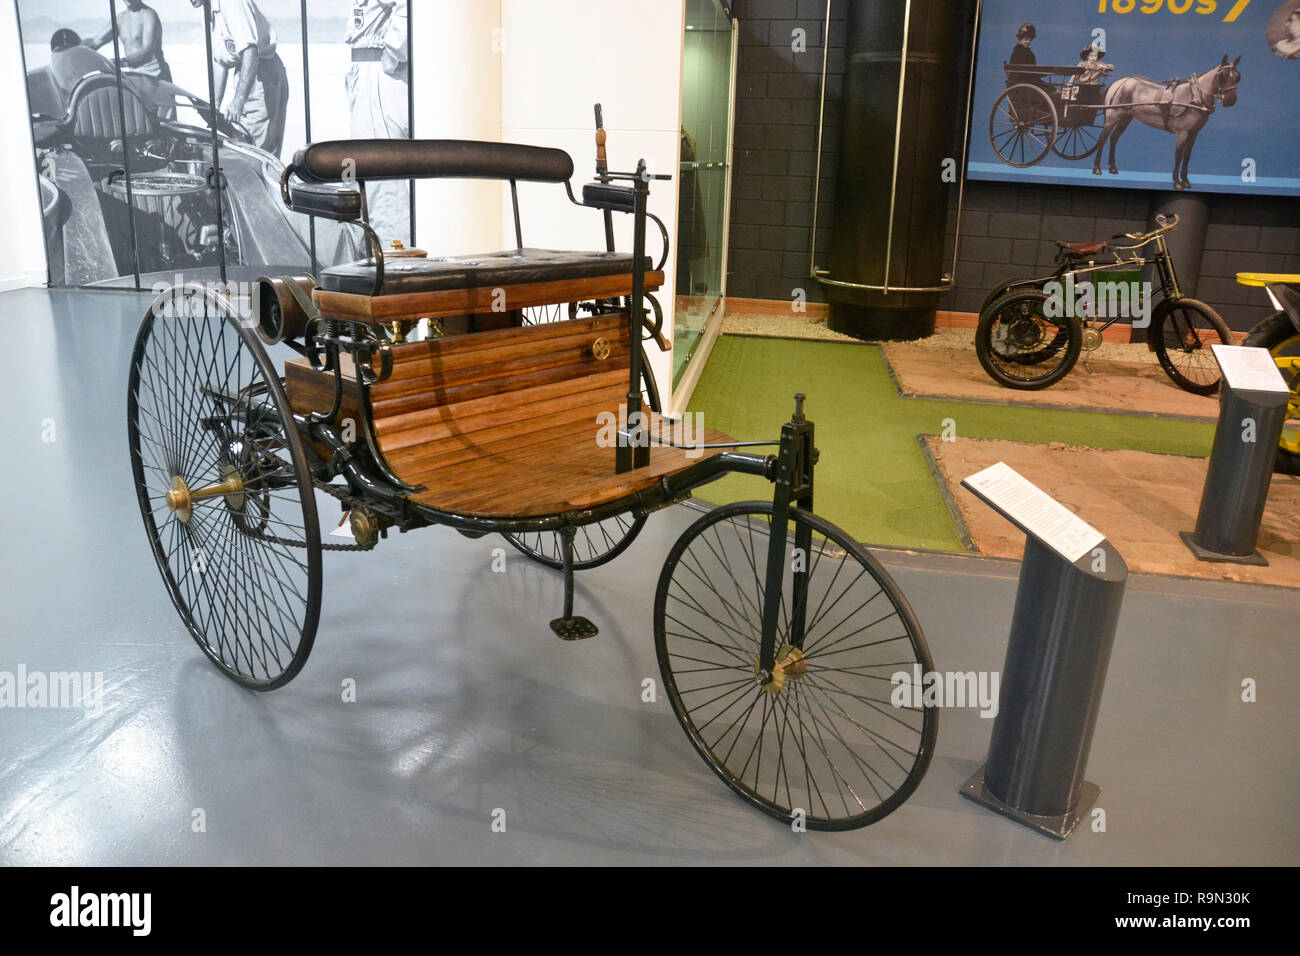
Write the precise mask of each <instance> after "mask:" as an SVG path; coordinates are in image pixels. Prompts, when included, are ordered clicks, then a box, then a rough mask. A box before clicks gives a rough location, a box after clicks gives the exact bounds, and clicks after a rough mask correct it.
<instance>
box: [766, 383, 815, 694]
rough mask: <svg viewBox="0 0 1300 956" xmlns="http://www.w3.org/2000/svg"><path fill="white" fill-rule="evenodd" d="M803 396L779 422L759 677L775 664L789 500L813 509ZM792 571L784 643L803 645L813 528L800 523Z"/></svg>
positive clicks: (809, 430)
mask: <svg viewBox="0 0 1300 956" xmlns="http://www.w3.org/2000/svg"><path fill="white" fill-rule="evenodd" d="M803 402H804V396H803V395H801V394H800V395H795V397H794V416H793V417H792V418H791V419H790V421H789V422H787V423H786V424H785V425H783V426H781V448H780V451H779V452H778V453H777V460H776V476H775V479H774V480H775V484H776V490H775V491H774V492H773V495H772V531H771V536H770V537H769V538H768V544H767V569H766V574H765V575H764V584H763V630H762V636H761V640H760V645H759V646H760V650H759V667H758V681H759V683H760V684H767V683H769V682H770V681H771V680H772V669H773V667H774V666H775V664H776V653H777V650H778V648H777V640H776V639H777V629H778V627H779V626H780V623H781V622H780V614H781V604H782V586H783V584H784V582H785V563H786V549H785V546H786V541H787V539H788V537H789V532H788V526H789V517H790V506H791V502H793V503H794V504H795V506H797V507H799V508H801V509H803V510H805V511H809V512H811V511H812V506H813V466H814V465H815V464H816V462H817V449H816V448H815V446H814V445H813V423H812V422H810V421H809V420H808V419H807V418H805V417H804V413H803ZM794 547H795V550H794V553H793V554H792V555H791V572H792V574H793V575H794V580H793V584H794V588H793V593H792V595H791V599H790V633H789V634H788V635H787V636H786V640H785V642H784V643H786V644H789V645H790V646H791V647H793V648H799V649H802V647H803V639H804V623H805V620H806V617H807V611H808V608H807V604H808V600H807V598H808V564H809V561H810V557H809V550H810V548H811V547H812V530H811V529H810V528H809V527H808V526H807V525H805V524H801V525H799V526H798V528H797V529H796V531H795V540H794Z"/></svg>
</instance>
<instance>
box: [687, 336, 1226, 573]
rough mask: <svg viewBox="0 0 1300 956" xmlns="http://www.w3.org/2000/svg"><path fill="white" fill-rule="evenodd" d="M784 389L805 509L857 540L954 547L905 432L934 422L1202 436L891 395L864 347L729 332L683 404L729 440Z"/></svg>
mask: <svg viewBox="0 0 1300 956" xmlns="http://www.w3.org/2000/svg"><path fill="white" fill-rule="evenodd" d="M795 392H803V393H804V394H806V395H807V396H808V400H807V403H806V404H805V411H806V413H807V415H808V417H809V418H810V419H812V420H813V421H814V422H815V423H816V425H817V447H818V448H819V449H821V453H822V454H821V461H820V463H819V464H818V466H817V487H816V506H817V512H818V513H819V514H820V515H822V516H823V517H825V518H826V519H827V520H829V521H832V522H834V523H835V524H838V525H839V526H840V527H842V528H843V529H844V530H845V531H847V532H848V533H849V534H850V535H852V536H853V537H854V538H856V539H857V540H859V541H863V542H867V543H870V544H880V545H890V546H896V547H909V548H927V549H932V550H941V551H960V550H961V540H960V539H959V538H958V536H957V531H956V529H955V528H954V527H953V524H952V520H951V518H950V517H949V515H948V509H947V508H946V507H945V506H944V503H943V498H942V497H941V495H940V492H939V488H938V485H937V483H936V481H935V479H934V478H933V477H932V476H931V474H930V469H929V467H928V466H927V464H926V460H925V457H924V455H923V453H922V451H921V449H920V446H919V445H918V444H917V440H916V436H917V435H923V434H924V435H937V434H939V433H940V432H941V431H942V429H943V422H944V419H948V418H951V419H952V420H953V421H954V423H955V425H956V434H957V436H958V437H959V438H1005V439H1010V440H1012V441H1026V442H1064V443H1066V444H1069V445H1086V446H1090V447H1093V448H1130V449H1134V450H1137V451H1150V452H1160V453H1164V454H1173V455H1198V456H1205V455H1208V454H1209V453H1210V443H1211V441H1212V440H1213V438H1214V425H1213V424H1212V423H1208V422H1190V421H1170V420H1165V419H1158V418H1140V417H1137V416H1132V415H1109V414H1105V413H1100V412H1085V411H1078V412H1076V411H1057V410H1053V409H1043V408H1019V407H1011V406H1002V405H978V404H973V403H968V402H938V401H923V400H919V399H910V398H900V397H899V395H898V392H897V391H896V390H895V389H894V384H893V382H892V381H891V380H890V378H889V370H888V368H887V367H886V365H885V361H884V358H883V356H882V355H881V353H880V349H879V348H878V347H876V346H867V345H846V344H840V343H835V342H814V341H808V342H804V341H791V340H787V339H770V338H757V337H747V336H735V335H724V336H722V337H721V338H720V339H719V340H718V343H717V345H716V346H715V347H714V349H713V354H712V355H711V356H710V357H709V364H708V366H707V367H706V368H705V370H704V374H703V376H702V377H701V379H700V384H699V386H698V387H697V388H696V390H695V394H694V396H693V397H692V399H691V404H690V410H691V411H692V412H697V413H699V414H701V415H702V416H703V420H702V424H704V425H706V426H707V427H709V428H717V429H721V430H722V431H724V432H726V433H727V434H729V435H732V436H733V437H735V438H736V439H737V440H758V439H766V438H776V437H778V436H779V435H780V428H781V424H782V423H783V422H786V421H788V420H789V418H790V414H791V412H792V411H793V410H794V398H793V396H794V393H795ZM754 450H755V451H761V449H754ZM699 496H700V497H701V498H703V499H704V500H706V501H710V502H715V503H719V504H721V503H724V502H728V501H740V500H744V499H749V498H756V499H769V500H770V499H771V496H772V492H771V484H770V483H768V482H767V481H765V480H763V479H761V478H751V477H747V476H728V477H727V478H724V479H723V480H721V481H719V482H716V483H714V484H711V485H708V486H706V487H704V488H701V489H700V492H699Z"/></svg>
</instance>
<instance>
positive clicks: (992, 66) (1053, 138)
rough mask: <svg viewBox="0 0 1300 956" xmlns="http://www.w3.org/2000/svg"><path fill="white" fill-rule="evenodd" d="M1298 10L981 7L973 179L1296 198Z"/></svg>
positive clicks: (1176, 2)
mask: <svg viewBox="0 0 1300 956" xmlns="http://www.w3.org/2000/svg"><path fill="white" fill-rule="evenodd" d="M1297 93H1300V0H1281V2H1279V0H985V2H984V4H983V14H982V20H981V25H980V37H979V49H978V60H977V64H976V81H975V97H974V103H973V112H972V116H971V137H970V159H969V164H968V168H967V172H968V175H969V177H970V178H971V179H985V180H1006V181H1013V182H1035V183H1064V184H1069V185H1075V186H1081V185H1083V186H1088V185H1092V186H1118V187H1125V188H1130V189H1132V188H1150V189H1173V190H1198V191H1208V192H1244V193H1256V194H1261V195H1282V196H1296V195H1300V150H1297V147H1296V144H1297V142H1300V111H1297V109H1296V95H1297Z"/></svg>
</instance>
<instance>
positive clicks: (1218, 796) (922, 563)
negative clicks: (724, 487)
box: [0, 290, 1300, 866]
mask: <svg viewBox="0 0 1300 956" xmlns="http://www.w3.org/2000/svg"><path fill="white" fill-rule="evenodd" d="M144 304H145V300H144V299H143V298H142V297H140V296H137V295H133V294H124V293H86V292H53V293H51V292H44V291H36V290H27V291H22V292H13V293H6V294H3V295H0V328H3V329H4V330H5V331H6V332H8V333H9V336H10V339H9V341H10V352H11V359H10V361H9V363H8V366H7V368H6V371H5V373H4V375H2V376H0V421H2V422H3V430H2V433H3V434H4V436H5V437H6V439H7V447H8V448H9V449H10V450H11V457H10V461H9V462H8V463H7V467H6V468H5V469H4V471H3V475H2V476H0V489H3V499H2V500H3V502H4V504H3V508H4V514H5V520H4V521H3V523H2V524H0V527H3V530H4V543H3V546H0V580H3V582H4V587H3V594H4V597H3V612H2V616H0V671H8V672H11V673H12V672H17V671H18V669H19V668H20V667H21V668H25V669H26V670H28V671H38V670H39V671H47V672H48V671H60V670H77V671H88V672H102V673H103V675H104V701H103V713H102V714H101V715H99V716H95V717H92V716H90V715H87V714H83V713H82V712H81V711H79V710H71V709H33V708H24V709H5V710H0V750H2V752H3V753H4V754H5V759H4V761H3V763H0V863H7V864H148V863H194V864H201V863H211V864H239V863H243V864H262V863H265V864H270V863H341V864H347V863H411V864H414V863H423V864H434V863H478V864H507V863H550V864H568V863H595V864H638V863H640V864H645V863H648V864H673V863H688V864H709V863H733V864H734V863H742V864H744V863H769V864H771V863H774V864H824V863H856V864H976V865H979V864H989V865H1006V864H1061V865H1081V864H1121V865H1123V864H1156V865H1177V866H1188V865H1215V864H1294V863H1295V861H1296V860H1297V859H1300V830H1298V829H1297V828H1296V826H1295V824H1294V812H1293V811H1294V803H1295V798H1294V795H1295V793H1296V792H1297V788H1300V763H1297V761H1296V759H1295V742H1294V734H1295V731H1294V728H1295V727H1296V726H1297V725H1300V697H1298V696H1297V695H1296V694H1295V693H1294V688H1295V687H1296V685H1297V683H1298V682H1300V627H1298V626H1297V623H1296V622H1297V619H1298V617H1300V615H1298V613H1297V612H1300V592H1297V591H1294V590H1286V589H1280V588H1268V587H1261V586H1254V585H1246V584H1233V583H1229V582H1215V581H1194V582H1193V581H1184V580H1180V579H1177V578H1172V577H1164V576H1154V575H1134V576H1133V577H1132V578H1131V579H1130V582H1129V586H1128V592H1127V595H1126V599H1125V603H1124V609H1123V615H1122V617H1121V620H1120V625H1119V632H1118V635H1117V638H1116V643H1115V650H1114V655H1113V657H1112V660H1111V664H1110V673H1109V679H1108V682H1107V687H1106V695H1105V699H1104V701H1103V705H1102V711H1101V716H1100V719H1099V722H1098V725H1097V729H1096V736H1095V738H1094V741H1093V747H1092V757H1091V761H1090V764H1089V767H1088V779H1089V780H1091V781H1094V782H1095V783H1097V784H1099V785H1100V786H1101V787H1102V788H1103V789H1102V796H1101V800H1100V806H1101V807H1102V808H1103V809H1104V810H1105V823H1106V828H1105V832H1094V831H1093V830H1091V829H1081V830H1080V832H1078V833H1076V835H1075V836H1074V837H1073V838H1072V839H1071V840H1070V841H1069V842H1067V843H1065V844H1059V843H1056V842H1054V841H1052V840H1049V839H1047V838H1045V837H1042V836H1039V835H1037V834H1035V833H1032V832H1030V831H1028V830H1025V829H1022V828H1020V827H1018V826H1016V825H1014V824H1012V823H1009V822H1008V821H1006V820H1003V819H1001V818H999V817H996V816H994V815H992V814H991V813H989V812H987V811H985V810H982V809H980V808H979V807H977V806H975V805H974V804H971V803H969V802H966V801H964V800H961V799H960V798H958V796H957V792H956V791H957V788H958V787H959V786H960V784H961V783H962V782H963V781H964V780H966V778H967V777H969V776H970V775H971V774H972V773H973V772H974V770H975V769H976V767H977V766H978V764H979V763H980V761H981V760H982V758H983V756H984V752H985V750H986V748H987V746H988V737H989V730H990V727H991V721H989V720H986V719H982V718H981V717H980V716H979V714H978V712H977V711H975V710H948V711H946V712H944V713H943V714H942V716H941V718H940V728H939V743H938V751H937V755H936V757H935V760H934V762H933V764H932V765H931V768H930V771H929V773H928V775H927V776H926V778H925V780H924V782H923V783H922V784H921V787H920V789H919V790H918V792H917V793H916V794H915V795H914V796H913V797H912V798H911V799H910V800H909V801H908V803H906V804H905V805H904V806H903V807H902V808H901V809H900V810H899V811H897V812H896V813H894V814H893V815H892V816H890V817H888V818H887V819H885V820H884V821H882V822H881V823H879V824H877V825H875V826H872V827H868V828H866V829H863V830H858V831H854V832H850V833H845V834H816V833H805V834H794V833H791V832H789V830H788V829H787V828H785V827H783V826H781V825H780V824H778V823H777V822H775V821H773V820H770V819H769V818H767V817H765V816H762V815H761V814H759V813H757V812H756V811H753V810H751V809H749V808H748V807H747V806H745V805H743V804H742V803H741V802H740V801H739V800H738V799H737V798H736V797H734V796H733V795H732V794H731V792H730V791H728V790H727V789H726V788H725V787H724V786H723V785H722V784H721V782H719V781H718V780H717V778H716V777H714V775H713V774H712V772H711V771H710V770H709V769H708V768H707V767H706V766H705V764H704V763H703V762H702V761H701V760H700V758H699V757H698V756H697V755H696V753H695V752H694V750H693V749H692V747H691V746H690V744H689V742H688V741H687V739H686V737H685V735H684V734H683V733H682V731H681V729H680V728H679V727H678V725H677V722H676V720H675V719H674V717H673V715H672V713H671V710H670V708H669V706H668V703H667V701H666V700H665V699H664V698H663V697H662V695H660V697H659V699H658V700H657V701H656V702H653V703H646V702H643V701H642V681H643V680H644V679H645V678H653V679H655V680H657V679H658V670H657V666H656V664H655V658H654V647H653V641H652V638H651V634H650V620H651V603H652V600H653V590H654V583H655V581H656V580H657V578H658V574H659V568H660V565H661V563H662V561H663V558H664V557H665V555H666V554H667V552H668V549H669V547H670V546H671V543H672V541H673V540H674V539H675V537H676V536H677V534H679V533H680V531H681V530H682V529H683V528H684V527H685V525H686V524H687V523H688V522H689V521H690V520H692V519H693V517H694V515H695V512H694V511H692V510H691V509H690V508H689V507H686V506H679V507H675V508H672V509H669V510H668V511H666V512H664V513H662V514H659V515H656V516H654V517H653V518H652V519H651V521H650V523H649V525H648V527H647V529H646V531H645V532H644V533H643V534H642V535H641V537H640V538H639V539H638V540H637V541H636V542H635V544H634V545H633V546H632V547H631V548H630V549H629V551H628V552H627V553H626V554H625V555H623V556H622V557H621V558H620V559H619V560H617V561H615V562H614V563H613V564H611V565H607V566H605V567H603V568H600V569H597V570H595V571H592V572H587V573H585V574H584V575H582V576H581V577H580V578H579V582H578V602H579V605H580V608H581V609H583V612H585V613H587V614H588V615H589V616H590V617H591V618H592V619H593V620H594V621H595V622H596V623H597V624H598V625H599V626H600V627H601V634H600V636H598V637H596V638H595V639H592V640H590V641H586V642H581V643H576V644H566V643H562V642H560V641H558V640H556V639H555V638H554V636H553V635H552V634H551V632H550V630H549V628H548V627H547V626H546V621H548V620H549V619H550V618H551V617H553V616H554V615H555V613H557V611H558V609H559V604H560V598H561V594H560V579H559V576H558V575H557V574H556V573H555V572H551V571H548V570H546V569H544V568H540V567H538V566H536V565H533V564H530V563H529V562H528V561H527V560H526V559H524V558H523V557H522V556H519V555H516V554H514V552H510V553H509V555H508V556H507V559H506V571H505V573H493V572H492V570H491V563H492V559H493V549H494V548H497V547H499V545H500V542H499V541H497V540H495V539H493V538H484V539H481V540H477V541H471V540H468V539H465V538H462V537H461V536H459V535H456V534H454V533H452V532H449V531H445V530H440V529H430V530H428V531H424V532H421V533H419V534H412V535H401V536H394V537H393V538H392V539H390V540H389V541H387V542H385V543H383V544H381V546H380V548H379V549H378V550H377V551H376V552H374V553H372V554H368V555H355V554H336V553H329V554H327V555H326V556H325V583H326V595H325V602H324V607H323V611H322V619H321V626H320V631H319V634H318V636H317V641H316V647H315V649H314V651H313V653H312V657H311V660H310V661H309V662H308V664H307V666H306V668H305V670H304V671H303V673H302V674H301V675H299V676H298V678H297V679H296V680H294V681H293V682H292V683H291V684H289V685H288V686H287V687H285V688H284V689H282V690H280V691H277V692H273V693H270V694H256V693H252V692H248V691H244V690H242V689H240V688H239V687H237V686H235V685H234V684H233V683H231V682H230V681H228V680H227V679H225V678H224V677H222V676H221V675H220V674H218V673H217V671H216V670H215V669H214V668H213V667H212V666H211V665H210V664H209V663H208V661H207V660H206V659H205V658H204V657H203V655H202V654H201V653H200V651H199V650H198V648H196V647H195V646H194V643H193V642H192V641H191V639H190V638H189V637H188V635H187V634H186V633H185V631H184V629H183V628H182V626H181V623H180V621H179V619H178V618H177V616H176V614H175V612H174V611H173V609H172V607H171V605H170V602H169V601H168V598H167V595H166V593H165V591H164V589H163V587H162V585H161V582H160V581H159V578H158V575H157V571H156V570H155V567H154V564H153V561H152V558H151V556H150V554H149V550H148V545H147V542H146V539H145V536H144V534H143V532H142V529H141V526H140V520H139V515H138V512H137V508H136V504H135V500H134V492H133V490H132V487H131V476H130V469H129V465H128V460H127V450H126V427H125V411H124V409H125V391H126V386H125V383H126V368H127V363H128V359H129V355H130V349H131V343H132V339H133V336H134V334H135V329H136V324H137V322H138V318H139V315H140V313H141V312H142V310H143V307H144ZM850 347H854V346H850ZM51 423H52V426H51ZM51 427H52V428H53V431H52V432H51ZM50 438H53V440H52V441H51V440H49V439H50ZM868 477H869V476H864V480H867V478H868ZM331 514H337V512H336V511H335V510H334V509H332V508H330V507H329V505H328V503H326V505H325V506H324V508H323V511H322V523H323V524H325V523H332V522H330V521H329V516H330V515H331ZM880 556H881V557H882V559H883V560H884V561H885V563H886V564H887V566H888V567H889V568H890V570H891V572H893V573H894V574H895V576H896V578H897V580H898V581H899V583H900V584H901V586H902V588H903V590H904V591H905V592H906V593H907V595H908V597H909V599H910V601H911V603H912V605H913V606H914V608H915V610H916V612H917V614H918V616H919V618H920V621H921V623H922V625H923V627H924V629H925V632H926V635H927V637H928V639H929V642H930V646H931V649H932V651H933V654H934V658H935V661H936V665H937V667H939V668H940V669H942V670H962V671H965V670H976V671H979V670H998V669H1000V667H1001V665H1002V657H1003V652H1004V648H1005V639H1006V633H1007V628H1008V625H1009V622H1010V616H1011V602H1012V600H1013V596H1014V594H1015V588H1016V574H1017V564H1016V562H1014V561H1008V560H1001V559H994V558H980V557H973V556H968V555H943V554H934V553H917V552H905V551H899V550H889V551H883V552H880ZM349 678H351V679H352V680H354V681H355V686H356V698H357V699H356V702H355V703H345V702H343V700H342V696H343V695H342V693H341V687H342V686H343V684H344V682H345V681H346V680H347V679H349ZM1245 678H1254V679H1255V680H1256V681H1257V682H1258V702H1257V703H1250V704H1246V703H1242V702H1241V700H1240V696H1241V682H1242V680H1243V679H1245ZM498 809H501V810H504V811H505V820H506V829H505V832H494V829H493V826H492V824H493V818H494V811H496V810H498ZM197 811H201V813H199V812H197ZM498 817H499V814H498ZM196 821H201V822H202V824H203V826H202V828H201V832H196V828H197V822H196Z"/></svg>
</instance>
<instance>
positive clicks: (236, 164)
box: [171, 0, 312, 282]
mask: <svg viewBox="0 0 1300 956" xmlns="http://www.w3.org/2000/svg"><path fill="white" fill-rule="evenodd" d="M171 2H173V3H175V2H176V0H171ZM185 2H187V3H188V2H189V0H185ZM209 6H210V7H211V8H212V12H211V20H210V22H209V32H210V34H211V50H212V61H213V62H212V71H213V87H214V93H215V100H216V104H217V108H218V111H219V112H218V119H217V124H218V129H219V131H220V133H221V137H220V139H221V145H220V158H221V170H222V183H221V188H222V192H223V200H224V201H223V203H222V228H223V230H224V231H225V234H226V235H225V256H226V277H227V279H228V280H230V281H232V282H248V281H251V280H252V279H254V278H256V277H257V276H259V275H264V274H267V273H270V274H277V273H287V272H302V271H305V270H309V269H310V268H311V265H312V255H311V222H310V221H309V220H308V219H307V217H305V216H301V215H298V214H296V213H293V212H290V211H289V209H288V208H286V207H285V205H284V203H283V202H282V201H281V199H280V176H281V173H282V172H283V171H284V163H283V159H284V158H286V157H291V156H292V155H293V152H294V150H296V149H297V148H298V147H299V146H300V145H302V144H303V143H304V142H305V141H306V139H307V136H306V127H307V91H306V78H305V72H304V69H303V63H304V51H303V3H302V0H221V2H220V3H215V2H214V3H211V4H210V5H209ZM194 39H195V41H196V43H198V44H204V42H205V40H204V36H203V34H202V33H198V34H197V35H196V36H195V37H194ZM193 55H195V56H197V57H199V58H206V57H207V50H206V47H204V46H201V47H199V48H198V49H195V50H194V51H193ZM204 98H205V99H206V98H207V94H206V92H205V93H204ZM213 208H214V211H215V206H214V207H213Z"/></svg>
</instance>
